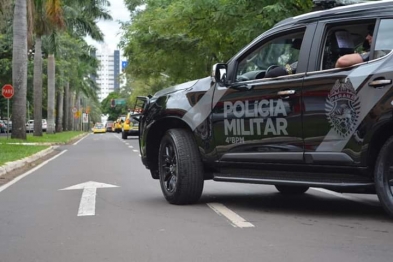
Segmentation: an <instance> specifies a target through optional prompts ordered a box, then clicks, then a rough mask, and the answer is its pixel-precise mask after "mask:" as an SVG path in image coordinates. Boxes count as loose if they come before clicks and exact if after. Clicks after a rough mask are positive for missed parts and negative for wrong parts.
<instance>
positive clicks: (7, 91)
mask: <svg viewBox="0 0 393 262" xmlns="http://www.w3.org/2000/svg"><path fill="white" fill-rule="evenodd" d="M1 94H2V95H3V96H4V97H5V98H6V99H10V98H11V97H13V96H14V88H13V87H12V85H9V84H6V85H4V86H3V88H2V89H1Z"/></svg>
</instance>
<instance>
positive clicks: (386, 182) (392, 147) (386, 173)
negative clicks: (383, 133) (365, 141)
mask: <svg viewBox="0 0 393 262" xmlns="http://www.w3.org/2000/svg"><path fill="white" fill-rule="evenodd" d="M374 182H375V190H376V192H377V195H378V198H379V201H380V202H381V204H382V207H383V208H384V209H385V211H386V212H387V213H388V214H389V215H390V216H392V217H393V137H391V138H389V139H388V140H387V141H386V143H385V144H384V145H383V147H382V148H381V151H380V152H379V155H378V158H377V161H376V163H375V169H374Z"/></svg>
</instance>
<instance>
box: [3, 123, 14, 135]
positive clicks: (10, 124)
mask: <svg viewBox="0 0 393 262" xmlns="http://www.w3.org/2000/svg"><path fill="white" fill-rule="evenodd" d="M3 121H4V122H5V123H6V125H7V126H8V131H9V132H12V121H11V120H10V121H8V120H3Z"/></svg>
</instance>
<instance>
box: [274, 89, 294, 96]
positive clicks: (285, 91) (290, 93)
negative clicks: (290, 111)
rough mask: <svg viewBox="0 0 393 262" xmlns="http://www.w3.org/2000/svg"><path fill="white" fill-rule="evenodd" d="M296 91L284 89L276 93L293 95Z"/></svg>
mask: <svg viewBox="0 0 393 262" xmlns="http://www.w3.org/2000/svg"><path fill="white" fill-rule="evenodd" d="M295 93H296V91H295V90H284V91H278V92H277V94H278V95H279V96H288V95H294V94H295Z"/></svg>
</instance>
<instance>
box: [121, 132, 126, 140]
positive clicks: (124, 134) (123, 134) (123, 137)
mask: <svg viewBox="0 0 393 262" xmlns="http://www.w3.org/2000/svg"><path fill="white" fill-rule="evenodd" d="M121 138H122V139H127V133H126V132H124V131H123V132H121Z"/></svg>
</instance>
